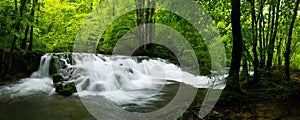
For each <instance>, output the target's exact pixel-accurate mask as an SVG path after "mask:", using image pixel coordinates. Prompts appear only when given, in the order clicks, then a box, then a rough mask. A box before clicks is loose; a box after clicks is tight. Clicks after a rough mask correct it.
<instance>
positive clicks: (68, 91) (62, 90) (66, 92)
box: [54, 82, 77, 96]
mask: <svg viewBox="0 0 300 120" xmlns="http://www.w3.org/2000/svg"><path fill="white" fill-rule="evenodd" d="M54 85H55V91H56V92H57V93H58V94H61V95H63V96H70V95H72V94H73V93H75V92H77V90H76V86H75V83H74V82H68V83H66V84H65V85H63V83H62V82H59V83H55V84H54Z"/></svg>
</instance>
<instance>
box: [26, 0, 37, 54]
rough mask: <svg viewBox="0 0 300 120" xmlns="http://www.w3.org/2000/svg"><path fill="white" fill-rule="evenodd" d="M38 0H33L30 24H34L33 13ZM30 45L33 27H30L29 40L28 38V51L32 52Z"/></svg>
mask: <svg viewBox="0 0 300 120" xmlns="http://www.w3.org/2000/svg"><path fill="white" fill-rule="evenodd" d="M37 3H38V0H33V2H32V9H31V13H30V15H31V17H32V22H34V11H35V6H36V5H37ZM32 43H33V25H32V26H30V38H29V46H28V51H31V50H32V46H33V45H32Z"/></svg>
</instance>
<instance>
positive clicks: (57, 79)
mask: <svg viewBox="0 0 300 120" xmlns="http://www.w3.org/2000/svg"><path fill="white" fill-rule="evenodd" d="M52 78H53V83H58V82H62V81H64V78H63V77H62V76H61V75H60V74H53V75H52Z"/></svg>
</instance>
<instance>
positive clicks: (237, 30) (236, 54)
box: [228, 0, 243, 91]
mask: <svg viewBox="0 0 300 120" xmlns="http://www.w3.org/2000/svg"><path fill="white" fill-rule="evenodd" d="M231 6H232V11H231V23H232V36H233V48H232V59H231V65H230V71H229V76H228V78H229V84H228V85H229V88H230V89H233V90H236V91H240V85H239V71H240V63H241V58H242V51H243V39H242V31H241V23H240V16H241V13H240V6H241V2H240V0H231ZM231 82H232V83H231Z"/></svg>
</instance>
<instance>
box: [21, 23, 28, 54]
mask: <svg viewBox="0 0 300 120" xmlns="http://www.w3.org/2000/svg"><path fill="white" fill-rule="evenodd" d="M28 31H29V25H27V26H26V28H25V33H24V34H25V36H24V38H23V39H22V44H21V49H22V50H25V49H26V43H27V36H28Z"/></svg>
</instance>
